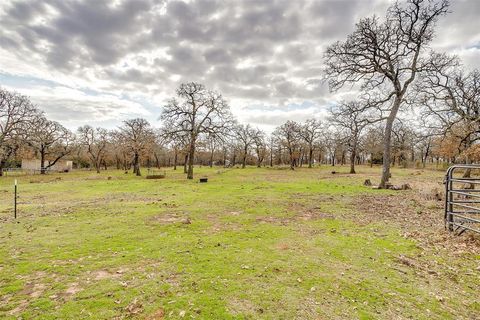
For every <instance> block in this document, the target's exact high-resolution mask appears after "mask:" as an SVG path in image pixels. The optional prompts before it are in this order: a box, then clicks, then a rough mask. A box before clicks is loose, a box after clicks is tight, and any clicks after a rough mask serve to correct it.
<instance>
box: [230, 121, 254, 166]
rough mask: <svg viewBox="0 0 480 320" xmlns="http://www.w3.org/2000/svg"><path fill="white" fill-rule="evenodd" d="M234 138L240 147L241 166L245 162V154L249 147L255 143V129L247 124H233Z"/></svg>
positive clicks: (244, 164)
mask: <svg viewBox="0 0 480 320" xmlns="http://www.w3.org/2000/svg"><path fill="white" fill-rule="evenodd" d="M234 131H235V138H236V139H237V141H238V143H239V144H240V145H241V147H242V151H243V153H242V168H245V166H246V164H247V156H248V152H249V150H250V147H251V146H252V145H253V144H254V143H255V138H256V134H257V130H255V129H254V128H252V126H250V125H249V124H246V125H245V124H239V125H237V126H235V129H234Z"/></svg>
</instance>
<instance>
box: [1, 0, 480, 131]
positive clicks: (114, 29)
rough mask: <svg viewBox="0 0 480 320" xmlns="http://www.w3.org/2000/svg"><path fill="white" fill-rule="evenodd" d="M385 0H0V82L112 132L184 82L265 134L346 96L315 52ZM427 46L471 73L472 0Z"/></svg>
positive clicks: (456, 2) (58, 116)
mask: <svg viewBox="0 0 480 320" xmlns="http://www.w3.org/2000/svg"><path fill="white" fill-rule="evenodd" d="M389 3H390V2H389V1H387V0H344V1H341V0H337V1H335V0H319V1H300V0H295V1H293V0H288V1H287V0H286V1H267V0H264V1H262V0H255V1H254V0H244V1H230V0H228V1H227V0H225V1H216V0H193V1H186V2H183V1H166V2H165V1H161V0H124V1H122V0H111V1H107V0H105V1H101V0H77V1H69V0H42V1H36V0H31V1H10V0H1V1H0V86H2V87H4V88H7V89H14V90H16V91H18V92H20V93H23V94H26V95H28V96H30V97H31V99H32V100H33V101H34V103H35V104H37V105H38V106H39V107H40V108H41V109H43V110H44V111H45V112H46V113H47V116H48V117H50V118H51V119H53V120H57V121H60V122H61V123H62V124H64V125H66V126H67V127H69V128H71V129H75V128H76V127H78V126H79V125H83V124H87V123H88V124H91V125H94V126H96V125H99V126H105V127H109V128H112V127H115V126H117V125H118V124H120V122H121V121H122V120H124V119H128V118H133V117H143V118H146V119H147V120H149V121H150V122H151V123H152V124H153V125H155V126H159V125H160V123H159V122H158V120H157V118H158V116H159V114H160V110H161V106H162V105H163V104H164V103H165V101H166V100H167V99H168V98H170V97H172V96H173V95H174V94H175V88H176V87H177V86H178V85H179V84H180V83H181V82H186V81H199V82H202V83H204V84H205V85H206V86H207V87H209V88H212V89H216V90H219V91H220V92H221V93H223V95H224V96H225V98H227V100H228V101H229V102H230V105H231V106H232V111H233V113H234V114H235V115H236V116H237V117H238V119H239V120H240V121H241V122H249V123H251V124H253V125H255V126H260V127H262V128H264V129H266V130H268V131H270V130H271V128H272V127H273V126H275V125H278V124H281V123H283V122H284V121H286V120H289V119H290V120H297V121H303V120H305V119H306V118H310V117H322V115H324V114H325V110H326V108H327V107H328V106H329V105H331V104H334V103H335V101H337V100H338V99H340V98H341V97H342V96H344V95H348V92H345V91H343V92H339V93H336V94H335V95H333V94H330V93H329V91H328V88H327V87H325V86H324V85H322V84H321V81H320V79H321V77H322V73H321V68H322V53H323V51H324V49H325V47H326V46H328V45H329V44H330V43H332V42H334V41H336V40H342V39H345V37H346V35H347V34H349V33H350V32H351V31H352V30H353V28H354V24H355V22H356V21H358V19H359V18H361V17H364V16H369V15H372V14H373V13H376V14H377V15H380V16H384V13H385V9H386V8H387V7H388V5H389ZM450 10H451V11H452V12H451V13H450V14H449V15H448V16H446V17H444V18H442V19H441V21H440V23H439V28H438V33H437V38H436V39H435V43H434V47H435V49H437V50H440V51H446V52H449V53H455V54H458V55H459V56H460V57H461V58H462V60H463V62H464V64H465V65H466V67H467V68H478V67H480V1H479V0H451V7H450Z"/></svg>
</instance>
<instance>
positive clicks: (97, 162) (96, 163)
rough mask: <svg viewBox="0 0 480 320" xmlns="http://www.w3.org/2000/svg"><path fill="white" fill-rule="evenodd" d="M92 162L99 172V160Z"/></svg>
mask: <svg viewBox="0 0 480 320" xmlns="http://www.w3.org/2000/svg"><path fill="white" fill-rule="evenodd" d="M93 163H94V165H95V170H96V171H97V173H100V161H98V160H96V161H94V162H93Z"/></svg>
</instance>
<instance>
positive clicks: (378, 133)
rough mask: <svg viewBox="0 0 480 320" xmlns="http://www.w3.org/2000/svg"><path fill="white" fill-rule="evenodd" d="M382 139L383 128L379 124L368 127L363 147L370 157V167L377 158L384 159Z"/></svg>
mask: <svg viewBox="0 0 480 320" xmlns="http://www.w3.org/2000/svg"><path fill="white" fill-rule="evenodd" d="M382 140H383V130H382V128H380V127H379V126H371V127H368V128H367V129H366V132H365V135H364V136H363V148H364V150H365V152H367V153H368V156H369V158H370V167H373V164H374V162H375V160H376V159H380V161H381V159H382V158H381V157H382Z"/></svg>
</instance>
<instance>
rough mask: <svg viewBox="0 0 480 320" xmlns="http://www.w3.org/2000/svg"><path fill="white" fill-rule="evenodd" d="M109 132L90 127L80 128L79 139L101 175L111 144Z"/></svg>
mask: <svg viewBox="0 0 480 320" xmlns="http://www.w3.org/2000/svg"><path fill="white" fill-rule="evenodd" d="M109 135H110V134H109V132H108V130H106V129H104V128H93V127H91V126H89V125H85V126H82V127H80V128H78V135H77V139H78V141H79V143H80V145H81V146H83V147H84V148H85V149H86V152H87V154H88V156H89V158H90V161H91V162H92V164H93V166H94V167H95V169H96V170H97V173H100V166H101V165H102V161H104V158H105V155H106V153H107V147H108V144H109Z"/></svg>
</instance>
